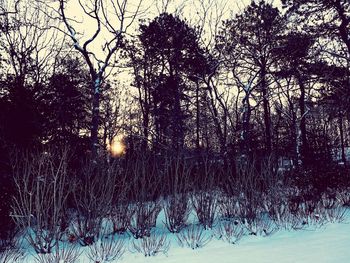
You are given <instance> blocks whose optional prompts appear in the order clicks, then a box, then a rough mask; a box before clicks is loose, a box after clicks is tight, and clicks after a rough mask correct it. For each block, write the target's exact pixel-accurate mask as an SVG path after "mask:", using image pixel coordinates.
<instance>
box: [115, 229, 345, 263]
mask: <svg viewBox="0 0 350 263" xmlns="http://www.w3.org/2000/svg"><path fill="white" fill-rule="evenodd" d="M121 262H128V263H129V262H135V263H136V262H152V263H155V262H167V263H186V262H190V263H203V262H208V263H212V262H217V263H219V262H220V263H233V262H240V263H243V262H246V263H248V262H249V263H253V262H256V263H258V262H259V263H263V262H266V263H271V262H279V263H281V262H283V263H289V262H290V263H292V262H293V263H296V262H298V263H299V262H300V263H301V262H303V263H304V262H305V263H311V262H318V263H320V262H325V263H326V262H327V263H330V262H336V263H346V262H350V224H346V223H341V224H339V223H336V224H327V225H325V226H323V227H321V228H319V229H316V230H301V231H292V232H288V231H278V232H277V233H275V234H274V235H272V236H270V237H257V236H245V237H243V238H242V240H241V241H240V243H239V244H237V245H232V244H228V243H225V242H223V241H221V240H216V239H215V238H214V239H213V240H212V241H211V242H210V243H209V244H208V245H207V246H205V247H204V248H201V249H197V250H191V249H189V248H181V247H171V248H170V250H169V252H168V255H167V256H164V255H159V256H156V257H152V258H145V257H143V256H142V255H134V254H125V256H124V259H123V260H122V261H121Z"/></svg>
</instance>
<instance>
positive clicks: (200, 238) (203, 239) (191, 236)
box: [176, 224, 213, 249]
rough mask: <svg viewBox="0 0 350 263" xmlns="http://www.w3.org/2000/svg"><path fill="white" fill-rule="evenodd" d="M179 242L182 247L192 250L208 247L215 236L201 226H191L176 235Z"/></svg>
mask: <svg viewBox="0 0 350 263" xmlns="http://www.w3.org/2000/svg"><path fill="white" fill-rule="evenodd" d="M176 237H177V241H178V243H179V245H180V246H181V247H188V248H191V249H197V248H202V247H204V246H205V245H207V244H208V243H209V242H210V240H211V239H212V238H213V236H212V235H211V234H210V235H208V232H207V231H205V230H204V228H203V227H202V226H201V225H195V224H193V225H191V226H188V227H187V228H185V229H183V230H182V231H181V232H180V233H178V234H176Z"/></svg>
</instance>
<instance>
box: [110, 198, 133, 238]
mask: <svg viewBox="0 0 350 263" xmlns="http://www.w3.org/2000/svg"><path fill="white" fill-rule="evenodd" d="M134 213H135V209H134V208H132V206H131V205H129V204H119V205H116V206H114V208H113V210H112V211H111V215H110V220H111V223H112V227H113V231H112V233H113V234H123V233H125V232H126V231H127V230H128V228H129V225H130V221H131V218H132V217H133V215H134Z"/></svg>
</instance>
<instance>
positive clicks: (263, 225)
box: [244, 217, 278, 236]
mask: <svg viewBox="0 0 350 263" xmlns="http://www.w3.org/2000/svg"><path fill="white" fill-rule="evenodd" d="M244 226H245V227H246V229H247V230H248V232H249V234H250V235H254V236H270V235H272V234H274V233H275V232H276V231H277V230H278V228H277V226H276V225H275V223H274V222H273V221H272V220H270V219H269V218H261V217H256V218H255V219H254V220H253V221H245V222H244Z"/></svg>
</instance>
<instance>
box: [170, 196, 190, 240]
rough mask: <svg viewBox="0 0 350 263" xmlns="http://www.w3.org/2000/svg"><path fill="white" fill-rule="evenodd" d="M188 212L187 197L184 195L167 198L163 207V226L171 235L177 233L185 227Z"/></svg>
mask: <svg viewBox="0 0 350 263" xmlns="http://www.w3.org/2000/svg"><path fill="white" fill-rule="evenodd" d="M190 212H191V211H190V206H189V204H188V197H187V196H186V195H185V194H181V195H180V196H169V197H168V198H167V199H166V200H165V205H164V213H165V222H164V223H165V226H166V227H167V229H168V230H169V231H170V232H171V233H179V232H180V231H181V230H182V229H183V228H184V227H186V225H187V220H188V217H189V215H190Z"/></svg>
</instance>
